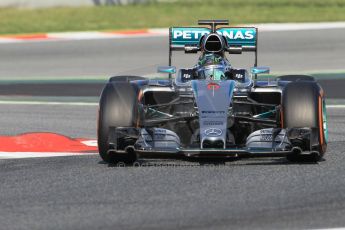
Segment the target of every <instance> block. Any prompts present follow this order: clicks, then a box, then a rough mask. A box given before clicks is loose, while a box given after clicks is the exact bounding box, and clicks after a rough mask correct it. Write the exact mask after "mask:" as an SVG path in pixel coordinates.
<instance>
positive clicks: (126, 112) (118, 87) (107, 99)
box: [97, 81, 138, 163]
mask: <svg viewBox="0 0 345 230" xmlns="http://www.w3.org/2000/svg"><path fill="white" fill-rule="evenodd" d="M137 98H138V89H137V87H136V85H135V84H131V83H128V82H125V81H119V82H110V83H108V84H107V85H106V86H105V87H104V89H103V91H102V94H101V98H100V102H99V113H98V127H97V136H98V150H99V154H100V156H101V158H102V159H103V160H104V161H105V162H108V163H117V162H120V161H121V162H125V163H132V162H134V161H135V160H136V155H135V154H134V153H133V152H130V153H128V154H116V152H111V153H109V149H110V148H111V146H110V143H109V130H110V128H116V127H134V126H135V123H136V121H137V117H138V111H137V109H138V107H137V105H138V99H137ZM126 141H127V142H128V143H127V142H126V143H120V144H121V146H122V147H125V146H124V145H129V144H131V143H130V141H131V140H126Z"/></svg>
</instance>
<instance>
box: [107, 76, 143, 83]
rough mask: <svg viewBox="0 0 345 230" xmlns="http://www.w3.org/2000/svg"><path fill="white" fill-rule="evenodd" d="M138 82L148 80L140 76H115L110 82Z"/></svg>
mask: <svg viewBox="0 0 345 230" xmlns="http://www.w3.org/2000/svg"><path fill="white" fill-rule="evenodd" d="M136 80H146V78H144V77H140V76H125V75H124V76H122V75H121V76H114V77H111V78H109V82H130V81H136Z"/></svg>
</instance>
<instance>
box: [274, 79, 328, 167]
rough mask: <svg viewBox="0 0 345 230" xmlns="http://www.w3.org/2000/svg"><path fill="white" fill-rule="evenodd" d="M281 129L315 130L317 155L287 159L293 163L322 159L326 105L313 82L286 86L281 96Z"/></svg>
mask: <svg viewBox="0 0 345 230" xmlns="http://www.w3.org/2000/svg"><path fill="white" fill-rule="evenodd" d="M281 123H282V127H283V128H305V127H309V128H317V130H318V131H317V136H318V138H317V140H318V143H317V145H316V152H318V154H311V155H300V154H291V155H288V156H287V159H288V160H290V161H294V162H296V161H297V162H304V161H312V162H316V161H319V160H321V159H322V157H323V155H324V153H325V152H326V148H327V139H328V129H327V115H326V104H325V100H324V95H323V90H322V89H321V87H320V86H319V85H318V84H317V83H316V82H313V81H296V82H291V83H289V84H287V85H286V87H285V88H284V90H283V96H282V121H281Z"/></svg>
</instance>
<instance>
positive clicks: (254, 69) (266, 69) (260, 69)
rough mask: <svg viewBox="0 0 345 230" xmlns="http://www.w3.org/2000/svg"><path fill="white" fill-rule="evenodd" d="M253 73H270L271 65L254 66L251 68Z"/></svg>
mask: <svg viewBox="0 0 345 230" xmlns="http://www.w3.org/2000/svg"><path fill="white" fill-rule="evenodd" d="M250 72H251V73H252V74H263V73H270V67H265V66H260V67H252V68H251V69H250Z"/></svg>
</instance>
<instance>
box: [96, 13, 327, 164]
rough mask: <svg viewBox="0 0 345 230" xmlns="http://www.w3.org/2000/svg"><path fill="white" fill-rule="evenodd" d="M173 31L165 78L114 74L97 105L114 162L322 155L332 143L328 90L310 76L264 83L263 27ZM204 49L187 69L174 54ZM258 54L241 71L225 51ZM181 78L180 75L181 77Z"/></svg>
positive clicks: (210, 25) (204, 25)
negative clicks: (261, 62)
mask: <svg viewBox="0 0 345 230" xmlns="http://www.w3.org/2000/svg"><path fill="white" fill-rule="evenodd" d="M199 25H201V27H172V28H170V30H169V48H170V49H169V66H166V67H159V68H158V69H159V72H163V73H166V75H167V78H166V79H165V80H164V79H163V80H150V79H145V78H143V77H138V76H117V77H112V78H110V80H109V82H108V83H107V84H106V86H105V87H104V89H103V92H102V94H101V98H100V103H99V118H98V148H99V154H100V156H101V158H102V159H103V160H104V161H106V162H108V163H116V162H120V161H122V162H125V163H132V162H134V161H135V160H136V159H137V158H138V157H140V158H182V159H189V158H192V159H195V158H197V159H201V158H221V159H227V158H241V157H271V156H272V157H273V156H276V157H282V156H283V157H287V159H288V160H290V161H295V162H296V161H297V162H300V161H312V162H316V161H319V160H321V159H322V157H323V155H324V153H325V151H326V147H327V138H328V137H327V136H328V133H327V118H326V106H325V99H324V92H323V90H322V88H321V87H320V85H319V84H317V83H316V81H315V80H314V79H313V77H311V76H305V75H285V76H280V77H278V78H276V79H275V80H273V81H272V80H271V81H267V80H266V81H260V80H258V77H257V75H258V74H262V73H268V72H269V68H267V67H258V66H257V44H258V30H257V28H252V27H228V26H227V25H228V21H227V20H200V21H199ZM173 51H184V52H185V53H200V57H199V59H198V60H197V64H196V65H195V66H194V67H192V68H189V69H179V70H178V71H176V68H175V67H173V66H172V65H171V61H172V52H173ZM242 52H254V54H255V62H254V67H253V68H251V69H250V71H247V70H246V69H236V68H234V67H233V66H232V65H231V64H230V62H229V61H228V58H227V57H226V55H227V56H229V55H230V56H231V55H235V54H241V53H242ZM175 75H176V76H175Z"/></svg>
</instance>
